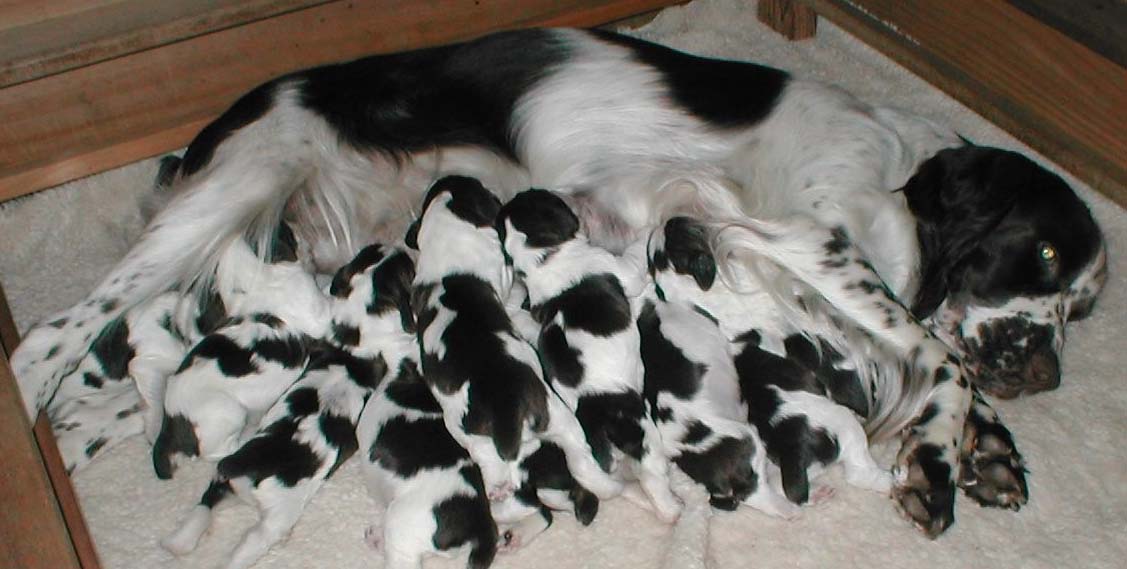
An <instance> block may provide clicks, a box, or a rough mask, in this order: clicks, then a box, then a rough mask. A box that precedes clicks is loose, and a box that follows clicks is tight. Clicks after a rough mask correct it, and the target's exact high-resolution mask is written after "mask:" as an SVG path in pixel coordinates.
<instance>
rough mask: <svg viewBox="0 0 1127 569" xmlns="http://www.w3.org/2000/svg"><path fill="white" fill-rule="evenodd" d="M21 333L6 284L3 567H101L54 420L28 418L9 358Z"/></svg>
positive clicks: (2, 325)
mask: <svg viewBox="0 0 1127 569" xmlns="http://www.w3.org/2000/svg"><path fill="white" fill-rule="evenodd" d="M18 343H19V333H18V332H17V330H16V325H15V323H14V322H13V321H12V314H11V312H10V311H9V310H8V301H7V299H6V298H5V296H4V290H3V288H0V347H2V348H3V349H0V433H3V434H4V436H2V437H0V456H3V457H4V460H5V466H4V468H3V470H2V471H0V504H3V505H4V506H3V508H2V509H0V567H19V568H20V569H98V567H100V565H99V563H98V555H97V552H96V551H95V549H94V542H93V540H91V539H90V534H89V532H88V530H87V528H86V520H85V519H84V518H83V517H82V510H81V508H79V506H78V499H77V498H76V497H75V494H74V487H73V486H71V484H70V477H69V476H67V473H66V469H65V468H64V467H63V461H62V458H61V457H60V456H59V450H58V448H57V447H56V446H55V437H54V435H53V434H52V433H51V424H50V422H49V421H48V420H47V416H46V415H45V414H42V413H41V414H40V415H39V420H38V421H36V423H35V430H34V433H33V431H32V429H31V426H30V425H29V424H28V420H27V418H26V417H25V413H24V408H23V399H22V398H21V397H20V393H19V388H18V387H17V385H16V379H15V376H14V375H13V374H12V369H11V367H9V365H8V357H9V356H10V355H11V353H12V352H13V351H14V350H15V349H16V344H18Z"/></svg>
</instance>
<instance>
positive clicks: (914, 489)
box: [892, 437, 955, 539]
mask: <svg viewBox="0 0 1127 569" xmlns="http://www.w3.org/2000/svg"><path fill="white" fill-rule="evenodd" d="M942 455H943V450H942V449H941V448H940V447H939V446H937V445H935V444H932V443H926V442H920V441H919V440H918V439H914V438H911V437H910V438H909V439H908V440H906V441H905V442H904V446H903V447H902V448H901V450H900V460H899V461H898V463H899V464H898V466H897V467H896V470H895V471H894V473H893V474H894V476H895V478H896V481H897V484H896V487H895V488H893V490H892V497H893V499H894V500H895V502H896V504H897V507H898V509H899V511H900V513H901V514H902V515H903V516H904V517H905V518H906V519H907V520H908V521H910V522H912V524H914V525H915V526H916V527H917V528H919V529H920V531H922V532H923V533H924V535H926V536H927V537H928V538H929V539H935V538H936V537H939V535H940V534H942V533H943V532H944V531H945V530H946V529H947V528H948V527H951V524H952V523H954V521H955V481H954V479H953V478H952V476H951V466H950V465H949V464H948V463H947V462H944V461H943V459H942Z"/></svg>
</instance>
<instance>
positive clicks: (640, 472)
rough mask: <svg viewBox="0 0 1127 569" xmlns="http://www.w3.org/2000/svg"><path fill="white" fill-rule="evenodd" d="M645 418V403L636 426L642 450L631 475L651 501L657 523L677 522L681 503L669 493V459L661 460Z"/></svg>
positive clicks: (657, 436) (653, 431) (658, 440)
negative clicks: (641, 435) (639, 423)
mask: <svg viewBox="0 0 1127 569" xmlns="http://www.w3.org/2000/svg"><path fill="white" fill-rule="evenodd" d="M649 417H650V413H649V404H648V403H647V405H646V414H645V416H644V417H643V418H642V421H641V425H640V426H641V427H642V432H643V433H644V436H643V447H644V449H643V451H642V452H643V454H642V459H641V461H639V463H638V465H637V468H635V471H634V472H635V475H636V476H637V477H638V484H639V485H640V486H641V487H642V490H645V492H646V494H647V495H648V496H649V497H650V500H652V501H653V505H654V512H655V513H656V514H657V517H658V519H660V520H661V521H663V522H665V523H667V524H671V523H673V522H675V521H677V516H679V515H681V501H680V500H678V499H677V497H676V496H674V495H673V491H672V490H671V489H670V488H669V458H668V457H666V456H665V452H664V447H663V446H662V444H661V435H660V434H658V432H657V426H656V425H654V423H653V421H651V420H649Z"/></svg>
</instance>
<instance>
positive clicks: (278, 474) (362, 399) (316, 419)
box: [162, 245, 416, 569]
mask: <svg viewBox="0 0 1127 569" xmlns="http://www.w3.org/2000/svg"><path fill="white" fill-rule="evenodd" d="M385 253H386V255H385ZM413 278H414V264H413V263H412V262H411V259H410V258H409V257H408V256H407V255H406V253H404V252H402V251H398V252H394V251H388V250H386V249H385V248H384V247H381V246H379V245H370V246H368V247H366V248H364V249H362V250H361V251H360V252H359V253H358V254H357V256H356V257H355V258H354V259H353V260H352V261H351V262H350V263H348V264H347V265H345V266H344V267H342V268H341V269H340V270H338V271H337V273H336V275H334V277H333V281H332V285H331V286H330V294H331V295H332V305H331V313H332V326H331V329H332V330H333V331H334V333H333V340H334V341H335V342H336V344H335V345H334V344H329V343H324V342H320V343H317V344H316V345H315V346H314V347H313V348H312V349H311V351H312V354H311V356H310V360H309V364H308V365H307V366H306V368H305V370H304V372H303V373H302V375H301V377H300V378H299V379H298V380H297V382H296V383H294V384H293V385H292V386H290V388H289V389H288V390H287V391H286V393H285V394H283V395H282V397H281V398H280V399H279V400H278V402H277V403H276V404H274V406H273V407H271V408H270V410H269V411H268V412H267V413H266V415H265V416H264V417H263V419H262V423H261V426H260V427H259V428H258V429H257V431H256V432H255V434H254V435H253V436H252V437H251V438H249V439H248V440H247V441H246V442H245V443H243V444H242V446H241V447H240V448H239V450H237V451H235V452H234V453H232V454H230V455H228V456H227V457H225V458H223V459H222V460H220V461H219V464H218V466H217V472H216V477H215V479H214V480H213V481H212V483H211V485H210V486H209V487H208V489H207V491H206V492H205V493H204V496H203V498H202V499H201V501H200V504H199V505H198V506H196V507H195V509H193V511H192V513H191V514H190V515H189V517H188V518H187V519H186V521H185V522H184V523H183V525H182V526H181V527H180V529H179V530H177V531H176V532H175V533H174V534H172V535H170V536H169V537H168V538H167V539H165V540H164V541H162V545H163V546H164V547H165V548H166V549H168V550H169V551H172V552H173V553H176V554H179V555H182V554H185V553H187V552H189V551H191V550H192V549H194V548H195V546H196V543H197V542H198V540H199V538H200V536H201V535H202V533H203V532H204V531H205V530H206V529H207V528H208V527H209V526H210V523H211V512H212V509H213V508H214V506H215V505H216V503H217V502H218V501H219V500H220V499H222V497H223V496H224V495H225V494H227V493H229V492H230V491H232V490H233V491H234V492H235V493H236V494H237V495H238V496H239V497H241V498H242V499H244V500H245V501H247V502H250V503H252V504H254V505H256V506H257V507H258V509H259V511H260V515H261V519H260V520H259V522H258V524H257V525H255V527H253V528H252V529H251V530H249V531H248V532H247V534H246V535H245V536H244V537H243V539H242V541H241V542H240V543H239V545H238V546H237V547H236V549H235V550H234V552H233V553H232V556H231V560H230V563H229V565H228V567H230V568H231V569H236V568H239V569H241V568H245V567H249V566H250V565H252V564H253V563H254V562H255V561H257V560H258V559H259V558H260V557H261V556H262V555H263V554H264V553H266V551H267V550H268V549H269V548H270V547H272V546H273V545H274V544H275V543H277V542H278V541H279V540H281V539H282V538H284V537H285V536H286V535H287V534H288V533H289V531H290V530H291V529H292V528H293V526H294V524H295V523H297V521H298V518H299V517H300V515H301V513H302V511H304V509H305V506H306V505H307V504H308V503H309V501H310V500H311V499H312V498H313V496H314V495H315V494H316V493H317V491H318V490H319V489H320V488H321V486H322V485H323V483H324V482H325V480H327V479H328V478H329V477H330V476H331V475H332V474H333V472H335V471H336V469H337V468H338V467H339V466H340V465H341V464H342V463H343V462H344V461H345V460H347V459H348V457H350V456H351V455H352V454H353V453H354V452H355V451H356V449H357V447H358V442H357V439H356V435H355V431H356V427H357V422H358V420H359V418H360V413H361V410H362V409H363V408H364V405H365V403H366V402H367V401H368V398H369V397H370V395H371V393H372V391H373V390H374V389H375V388H376V386H377V385H378V384H379V383H380V381H381V380H382V379H383V378H384V376H385V375H386V374H387V371H388V363H387V362H388V358H390V359H392V360H393V361H397V360H398V359H399V358H400V357H401V354H402V353H404V352H405V351H406V352H408V353H409V352H411V351H414V350H416V348H415V344H414V340H413V336H412V335H411V334H412V333H413V332H414V319H413V315H412V313H411V310H410V304H409V299H410V293H411V281H412V280H413Z"/></svg>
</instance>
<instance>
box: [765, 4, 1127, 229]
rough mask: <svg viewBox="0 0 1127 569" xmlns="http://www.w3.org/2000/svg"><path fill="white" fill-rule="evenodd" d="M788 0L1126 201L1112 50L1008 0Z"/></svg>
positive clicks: (1119, 75) (1125, 106) (1125, 109)
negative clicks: (1107, 53) (1090, 43)
mask: <svg viewBox="0 0 1127 569" xmlns="http://www.w3.org/2000/svg"><path fill="white" fill-rule="evenodd" d="M772 1H773V2H778V1H780V0H772ZM781 1H782V2H783V3H792V4H798V5H800V6H804V7H807V8H812V9H813V10H814V11H815V12H817V14H818V15H820V16H823V17H825V18H827V19H829V20H830V21H832V22H834V23H835V24H837V25H839V26H841V27H842V28H845V30H846V31H848V32H850V33H852V34H854V35H856V36H857V37H858V38H860V39H861V40H862V41H864V42H866V43H868V44H870V45H872V46H873V47H875V48H877V49H878V50H880V51H882V52H883V53H884V54H885V55H887V56H889V57H891V58H892V59H894V60H896V61H897V62H899V63H900V64H901V65H904V66H905V67H907V68H908V69H909V70H911V71H912V72H914V73H916V74H917V75H919V76H921V77H923V78H924V79H926V80H927V81H929V82H931V83H932V84H934V85H935V86H936V87H938V88H940V89H942V90H943V91H946V92H947V93H948V94H950V95H952V96H953V97H955V98H956V99H958V100H959V101H960V102H962V103H963V104H965V105H967V106H968V107H970V108H971V109H973V110H974V111H976V112H978V113H980V114H981V115H983V116H984V117H986V118H987V119H989V120H990V121H992V122H994V123H995V124H997V125H998V126H1000V127H1002V128H1003V129H1005V130H1007V131H1009V132H1010V133H1011V134H1013V135H1014V136H1016V137H1017V138H1019V139H1021V140H1022V141H1023V142H1025V143H1026V144H1028V145H1030V146H1031V147H1033V148H1034V149H1035V150H1037V151H1038V152H1041V153H1042V154H1044V155H1045V156H1047V157H1048V158H1049V159H1051V160H1053V161H1054V162H1056V163H1058V164H1060V165H1061V166H1062V167H1063V168H1064V169H1066V170H1068V171H1069V172H1071V173H1072V174H1073V175H1075V176H1076V177H1077V178H1079V179H1081V180H1083V181H1085V182H1087V183H1088V184H1090V185H1091V186H1092V187H1093V188H1095V189H1096V190H1097V191H1100V192H1101V193H1104V194H1106V195H1107V196H1108V197H1110V198H1111V199H1112V200H1114V201H1116V202H1117V203H1119V204H1120V205H1121V206H1125V207H1127V69H1125V68H1124V67H1122V66H1121V65H1119V64H1117V63H1116V62H1115V61H1113V60H1112V59H1109V58H1108V57H1105V56H1104V55H1101V53H1099V52H1097V51H1095V50H1093V49H1091V48H1089V47H1088V46H1086V45H1085V44H1083V43H1081V42H1080V41H1077V40H1075V39H1073V38H1072V37H1070V36H1069V35H1066V34H1065V33H1064V32H1062V31H1059V30H1057V29H1055V28H1054V27H1052V26H1050V25H1049V24H1047V23H1045V22H1042V21H1040V20H1038V19H1037V18H1035V17H1034V16H1031V15H1030V14H1029V13H1027V12H1026V11H1023V10H1022V9H1020V8H1019V7H1017V6H1015V5H1014V4H1013V3H1011V2H1006V1H1003V0H944V1H943V2H936V1H934V0H781ZM784 33H786V32H784Z"/></svg>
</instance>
